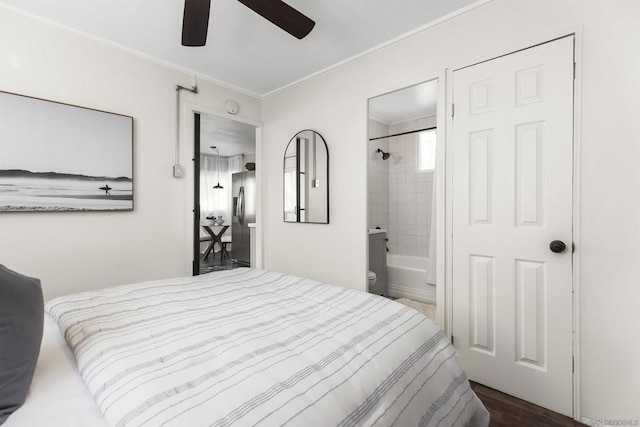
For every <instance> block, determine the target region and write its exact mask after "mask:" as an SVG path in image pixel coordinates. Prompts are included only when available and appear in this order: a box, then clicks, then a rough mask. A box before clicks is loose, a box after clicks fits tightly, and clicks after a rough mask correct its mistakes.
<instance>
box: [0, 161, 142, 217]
mask: <svg viewBox="0 0 640 427" xmlns="http://www.w3.org/2000/svg"><path fill="white" fill-rule="evenodd" d="M132 209H133V181H132V180H131V179H130V178H125V177H120V178H113V177H111V178H110V177H95V176H86V175H73V174H60V173H56V172H44V173H39V172H36V173H34V172H29V171H25V170H0V211H5V212H7V211H110V210H132Z"/></svg>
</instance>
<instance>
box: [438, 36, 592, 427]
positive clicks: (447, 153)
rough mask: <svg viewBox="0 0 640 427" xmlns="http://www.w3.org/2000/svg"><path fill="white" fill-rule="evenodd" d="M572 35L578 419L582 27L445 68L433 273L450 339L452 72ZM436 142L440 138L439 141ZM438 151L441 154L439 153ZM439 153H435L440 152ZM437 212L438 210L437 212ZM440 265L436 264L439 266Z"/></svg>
mask: <svg viewBox="0 0 640 427" xmlns="http://www.w3.org/2000/svg"><path fill="white" fill-rule="evenodd" d="M567 36H573V37H574V81H573V88H574V92H573V95H574V96H573V174H572V176H573V202H572V210H573V212H572V222H573V230H572V238H573V248H574V250H573V257H572V287H573V297H572V305H573V307H572V309H573V313H572V319H573V419H574V420H577V421H580V420H581V414H582V410H581V405H580V386H581V375H580V369H581V363H580V362H581V358H580V356H581V354H580V332H581V328H580V314H581V312H580V263H581V259H582V246H581V222H580V194H581V180H580V177H581V145H582V144H581V139H582V135H581V128H582V121H581V117H582V110H581V105H582V27H581V26H580V27H574V28H571V29H568V30H566V31H562V32H558V33H555V34H550V35H547V36H545V37H542V38H539V39H537V40H533V41H531V42H528V43H525V44H521V45H516V46H514V47H512V48H509V49H501V50H499V51H497V52H495V53H494V54H492V55H487V56H484V57H480V58H477V59H475V60H470V61H465V62H464V63H460V64H457V65H456V66H450V67H447V68H446V79H444V80H441V81H443V82H445V87H446V89H445V90H446V101H445V102H444V104H443V105H444V109H445V116H446V118H445V120H446V126H445V127H444V129H445V131H446V132H445V137H444V147H443V151H444V157H445V159H444V168H443V169H444V179H443V180H440V181H436V183H437V184H436V186H437V187H438V188H437V189H436V190H437V191H438V192H440V193H444V198H445V203H444V207H443V210H444V212H443V213H440V212H439V213H438V216H439V217H444V221H439V222H438V225H437V228H438V231H437V232H438V233H441V235H443V236H444V239H443V240H444V244H442V245H441V244H438V245H436V257H437V259H439V260H442V261H443V262H442V263H443V264H444V265H443V266H442V270H440V268H438V269H437V273H440V272H441V271H443V273H444V280H442V279H437V282H438V283H439V284H442V283H444V288H445V289H444V292H438V300H437V306H438V307H444V310H438V311H439V312H440V313H439V315H438V321H439V324H440V325H441V326H442V329H443V330H444V331H445V333H446V334H447V335H448V336H449V338H451V337H452V333H453V331H452V323H453V280H452V279H453V268H454V266H453V194H452V189H453V171H452V165H453V150H452V148H451V147H452V130H453V117H452V113H453V108H452V102H453V72H454V71H456V70H459V69H461V68H466V67H469V66H472V65H475V64H478V63H481V62H486V61H490V60H492V59H496V58H499V57H501V56H505V55H509V54H512V53H515V52H518V51H521V50H525V49H529V48H532V47H535V46H537V45H540V44H544V43H549V42H552V41H554V40H557V39H560V38H563V37H567ZM439 141H440V139H439ZM441 152H442V151H441ZM441 152H439V154H440V153H441ZM438 210H439V211H441V210H440V209H438ZM439 264H440V263H439Z"/></svg>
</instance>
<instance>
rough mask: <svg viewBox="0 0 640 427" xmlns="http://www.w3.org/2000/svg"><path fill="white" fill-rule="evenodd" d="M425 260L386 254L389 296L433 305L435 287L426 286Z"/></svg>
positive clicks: (426, 260) (426, 262)
mask: <svg viewBox="0 0 640 427" xmlns="http://www.w3.org/2000/svg"><path fill="white" fill-rule="evenodd" d="M428 264H429V260H428V259H427V258H421V257H415V256H405V255H393V254H387V283H388V287H389V295H390V296H392V297H394V298H402V297H404V298H411V299H413V300H417V301H423V302H428V303H432V304H434V303H435V300H436V287H435V286H433V285H429V284H427V265H428Z"/></svg>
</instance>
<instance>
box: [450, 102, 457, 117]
mask: <svg viewBox="0 0 640 427" xmlns="http://www.w3.org/2000/svg"><path fill="white" fill-rule="evenodd" d="M455 115H456V105H455V104H451V118H453V116H455Z"/></svg>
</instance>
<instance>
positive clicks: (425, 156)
mask: <svg viewBox="0 0 640 427" xmlns="http://www.w3.org/2000/svg"><path fill="white" fill-rule="evenodd" d="M435 168H436V130H435V129H430V130H426V131H424V132H420V133H419V134H418V172H432V171H433V170H435Z"/></svg>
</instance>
